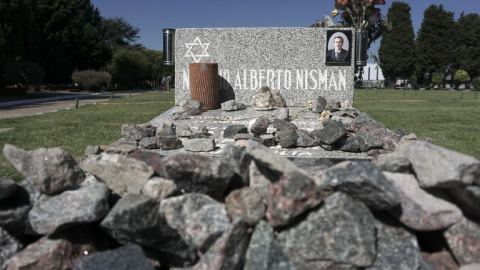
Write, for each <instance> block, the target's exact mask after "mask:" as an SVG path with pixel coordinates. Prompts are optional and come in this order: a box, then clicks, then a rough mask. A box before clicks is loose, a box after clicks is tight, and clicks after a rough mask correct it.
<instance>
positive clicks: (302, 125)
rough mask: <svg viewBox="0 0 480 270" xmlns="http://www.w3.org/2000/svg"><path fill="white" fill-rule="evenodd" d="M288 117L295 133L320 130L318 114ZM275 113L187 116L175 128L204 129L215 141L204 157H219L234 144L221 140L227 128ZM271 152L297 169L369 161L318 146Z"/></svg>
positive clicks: (363, 156)
mask: <svg viewBox="0 0 480 270" xmlns="http://www.w3.org/2000/svg"><path fill="white" fill-rule="evenodd" d="M289 110H290V112H291V113H292V114H295V113H296V112H300V111H301V112H300V113H299V114H298V117H297V118H294V119H292V121H291V122H292V123H294V124H295V125H297V127H298V128H299V129H304V130H307V131H312V130H314V129H318V128H321V127H322V122H320V121H318V119H317V117H318V114H316V113H313V112H311V111H306V110H305V109H304V107H289ZM174 111H175V107H173V108H171V109H169V110H168V111H166V112H164V113H163V114H161V115H159V116H157V117H156V118H155V119H153V120H151V121H150V122H152V121H156V120H159V119H170V114H171V113H172V112H174ZM274 113H275V110H273V111H255V110H254V109H253V108H252V107H248V108H247V109H246V110H241V111H228V112H227V111H223V110H221V109H217V110H209V111H204V112H203V113H202V114H201V115H194V116H191V117H190V119H184V120H175V121H174V122H175V124H180V125H184V126H189V127H191V129H192V130H194V131H195V130H197V129H198V127H201V126H207V127H208V129H209V133H210V135H211V138H212V139H214V140H215V145H216V146H217V149H216V150H215V151H211V152H205V153H204V154H205V155H209V156H213V157H219V156H220V155H221V154H222V152H223V147H224V146H225V145H226V144H227V143H234V139H233V138H224V137H223V131H224V130H225V129H226V128H227V127H228V126H231V125H245V126H246V127H248V124H249V122H250V121H252V120H254V119H258V118H260V117H262V116H264V117H272V116H273V114H274ZM274 131H275V129H274V128H273V127H272V125H271V126H269V128H268V130H267V133H269V134H271V133H272V132H274ZM270 148H271V149H272V150H273V151H274V152H276V153H278V154H280V155H282V156H285V157H287V158H289V159H291V160H294V161H295V163H298V164H297V165H299V166H301V164H308V165H311V164H315V162H316V160H325V159H328V160H331V161H332V162H333V163H338V162H341V161H344V160H369V159H371V157H369V156H367V155H366V154H365V153H349V152H343V151H327V150H325V149H323V148H322V147H320V146H315V147H305V148H302V147H297V148H281V147H280V146H278V145H277V146H274V147H270ZM152 151H157V152H158V153H159V154H160V155H171V154H173V153H178V152H186V150H185V149H184V148H180V149H175V150H152Z"/></svg>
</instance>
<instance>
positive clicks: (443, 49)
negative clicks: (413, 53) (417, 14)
mask: <svg viewBox="0 0 480 270" xmlns="http://www.w3.org/2000/svg"><path fill="white" fill-rule="evenodd" d="M454 37H455V20H454V18H453V12H449V11H446V10H444V9H443V6H442V5H439V6H436V5H431V6H430V7H428V8H427V9H426V10H425V12H424V17H423V22H422V24H421V26H420V30H419V31H418V37H417V59H418V65H419V70H421V71H422V72H423V71H425V72H442V73H443V72H444V71H445V69H446V68H447V67H454V66H456V55H455V46H454V45H455V40H454Z"/></svg>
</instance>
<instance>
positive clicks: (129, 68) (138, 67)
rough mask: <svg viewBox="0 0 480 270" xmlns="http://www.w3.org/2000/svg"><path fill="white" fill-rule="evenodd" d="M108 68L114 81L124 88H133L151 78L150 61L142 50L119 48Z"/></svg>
mask: <svg viewBox="0 0 480 270" xmlns="http://www.w3.org/2000/svg"><path fill="white" fill-rule="evenodd" d="M107 68H108V70H109V71H110V73H111V74H112V77H113V81H114V82H115V83H117V84H120V86H121V87H123V88H125V87H127V88H131V89H133V88H135V87H136V86H137V85H139V84H140V83H141V82H142V81H144V80H149V79H150V74H149V61H148V59H147V57H146V56H145V54H144V53H143V52H142V51H140V50H133V49H119V50H117V51H116V52H115V54H114V55H113V58H112V62H111V63H110V64H109V65H108V67H107Z"/></svg>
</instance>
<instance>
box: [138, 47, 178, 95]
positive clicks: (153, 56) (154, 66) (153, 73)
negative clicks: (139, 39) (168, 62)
mask: <svg viewBox="0 0 480 270" xmlns="http://www.w3.org/2000/svg"><path fill="white" fill-rule="evenodd" d="M142 52H143V53H144V54H145V57H146V58H147V60H148V63H149V65H148V74H150V85H152V87H157V86H158V85H159V84H160V82H161V79H162V77H165V76H167V75H171V74H175V70H174V67H173V66H165V65H164V64H163V52H162V51H155V50H149V49H145V48H144V49H143V50H142Z"/></svg>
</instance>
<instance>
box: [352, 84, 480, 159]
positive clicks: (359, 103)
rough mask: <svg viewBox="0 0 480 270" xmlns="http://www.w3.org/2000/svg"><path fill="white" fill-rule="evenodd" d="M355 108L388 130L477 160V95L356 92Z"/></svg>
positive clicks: (479, 123)
mask: <svg viewBox="0 0 480 270" xmlns="http://www.w3.org/2000/svg"><path fill="white" fill-rule="evenodd" d="M354 107H355V108H356V109H358V110H359V111H362V112H365V113H367V114H369V115H370V116H371V117H373V118H374V119H375V120H376V121H378V122H381V123H383V124H384V125H385V126H387V127H388V128H389V129H391V130H396V129H398V128H404V129H406V130H407V131H409V132H412V133H415V134H416V135H417V136H418V137H430V138H432V139H433V143H434V144H436V145H440V146H443V147H446V148H449V149H453V150H455V151H458V152H461V153H464V154H468V155H472V156H474V157H475V158H477V159H480V121H479V120H480V117H479V116H480V93H479V92H461V91H447V90H429V91H419V90H405V91H404V90H380V89H379V90H376V89H369V90H365V89H358V90H355V94H354Z"/></svg>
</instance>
